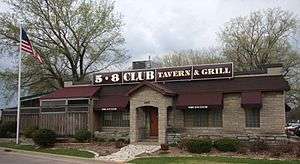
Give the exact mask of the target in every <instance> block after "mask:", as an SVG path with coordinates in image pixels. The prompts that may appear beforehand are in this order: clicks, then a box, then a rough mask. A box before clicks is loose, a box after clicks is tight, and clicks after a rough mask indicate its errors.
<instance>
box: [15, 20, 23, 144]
mask: <svg viewBox="0 0 300 164" xmlns="http://www.w3.org/2000/svg"><path fill="white" fill-rule="evenodd" d="M21 44H22V26H21V25H20V48H19V49H20V52H19V77H18V109H17V133H16V144H19V133H20V107H21V68H22V48H21Z"/></svg>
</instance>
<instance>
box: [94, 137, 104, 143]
mask: <svg viewBox="0 0 300 164" xmlns="http://www.w3.org/2000/svg"><path fill="white" fill-rule="evenodd" d="M95 140H96V141H97V142H105V141H106V140H105V138H99V137H98V138H96V139H95Z"/></svg>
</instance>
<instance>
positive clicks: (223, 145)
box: [214, 138, 240, 152]
mask: <svg viewBox="0 0 300 164" xmlns="http://www.w3.org/2000/svg"><path fill="white" fill-rule="evenodd" d="M239 146H240V142H239V140H236V139H230V138H223V139H219V140H216V141H215V142H214V147H215V148H216V149H218V150H220V151H224V152H228V151H232V152H235V151H238V149H239Z"/></svg>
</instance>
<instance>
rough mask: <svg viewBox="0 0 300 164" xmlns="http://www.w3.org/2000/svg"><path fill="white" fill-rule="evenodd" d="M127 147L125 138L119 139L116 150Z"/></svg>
mask: <svg viewBox="0 0 300 164" xmlns="http://www.w3.org/2000/svg"><path fill="white" fill-rule="evenodd" d="M126 145H127V143H126V140H125V139H123V138H120V139H118V140H117V141H116V142H115V146H116V148H122V147H124V146H126Z"/></svg>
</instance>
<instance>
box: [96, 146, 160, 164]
mask: <svg viewBox="0 0 300 164" xmlns="http://www.w3.org/2000/svg"><path fill="white" fill-rule="evenodd" d="M159 149H160V146H157V145H127V146H125V147H122V148H121V149H120V151H118V152H116V153H113V154H110V155H107V156H99V157H96V159H98V160H106V161H117V162H125V161H129V160H132V159H134V158H135V156H137V155H140V154H143V153H152V152H155V151H158V150H159Z"/></svg>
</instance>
